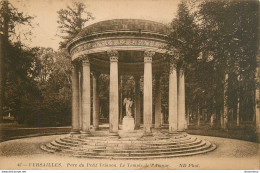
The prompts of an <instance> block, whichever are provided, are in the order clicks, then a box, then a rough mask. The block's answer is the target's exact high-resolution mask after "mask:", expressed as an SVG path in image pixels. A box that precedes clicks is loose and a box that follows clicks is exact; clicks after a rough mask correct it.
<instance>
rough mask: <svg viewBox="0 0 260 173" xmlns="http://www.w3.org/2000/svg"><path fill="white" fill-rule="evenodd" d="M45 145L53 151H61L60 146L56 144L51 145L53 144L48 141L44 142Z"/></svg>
mask: <svg viewBox="0 0 260 173" xmlns="http://www.w3.org/2000/svg"><path fill="white" fill-rule="evenodd" d="M45 146H46V148H48V149H50V150H55V152H61V151H62V149H61V148H59V147H56V146H53V145H51V144H50V143H48V144H46V145H45Z"/></svg>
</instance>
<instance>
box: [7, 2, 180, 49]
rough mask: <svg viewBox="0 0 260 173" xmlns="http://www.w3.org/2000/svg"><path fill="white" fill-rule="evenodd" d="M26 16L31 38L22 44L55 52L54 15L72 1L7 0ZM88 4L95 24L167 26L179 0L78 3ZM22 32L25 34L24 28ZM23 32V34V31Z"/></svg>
mask: <svg viewBox="0 0 260 173" xmlns="http://www.w3.org/2000/svg"><path fill="white" fill-rule="evenodd" d="M9 1H10V3H11V4H13V6H14V7H16V8H18V10H19V11H22V12H24V13H25V14H28V15H31V16H35V18H34V20H33V23H34V24H37V25H34V29H33V30H32V37H31V38H30V40H31V41H29V40H22V42H24V43H25V44H27V45H28V46H30V47H34V46H42V47H51V48H53V49H54V50H57V49H58V47H59V41H60V38H59V36H58V35H57V34H59V32H58V24H57V20H58V15H57V11H59V10H60V9H62V8H63V9H64V8H66V7H67V6H68V5H71V4H72V2H73V0H9ZM78 1H82V2H85V3H86V4H87V11H89V12H91V13H92V15H93V16H94V18H95V19H94V20H92V21H90V22H87V23H86V26H87V25H90V24H92V23H95V22H99V21H102V20H108V19H124V18H127V19H129V18H130V19H131V18H133V19H147V20H153V21H157V22H161V23H164V24H168V23H169V22H170V21H171V20H172V19H173V18H174V17H175V15H176V11H177V6H178V3H179V2H180V0H78ZM21 30H22V29H21ZM23 30H26V29H24V28H23ZM22 32H25V31H22Z"/></svg>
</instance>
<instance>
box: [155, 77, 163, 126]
mask: <svg viewBox="0 0 260 173" xmlns="http://www.w3.org/2000/svg"><path fill="white" fill-rule="evenodd" d="M160 77H161V76H160V75H157V76H156V93H155V128H160V127H161V116H162V115H161V108H162V107H161V99H162V95H161V78H160Z"/></svg>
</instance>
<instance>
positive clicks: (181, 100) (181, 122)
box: [178, 69, 186, 131]
mask: <svg viewBox="0 0 260 173" xmlns="http://www.w3.org/2000/svg"><path fill="white" fill-rule="evenodd" d="M185 123H186V121H185V79H184V71H183V69H180V70H179V77H178V131H185Z"/></svg>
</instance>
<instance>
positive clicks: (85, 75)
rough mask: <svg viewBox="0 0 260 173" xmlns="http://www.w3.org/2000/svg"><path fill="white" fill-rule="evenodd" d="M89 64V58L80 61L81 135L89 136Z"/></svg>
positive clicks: (85, 57)
mask: <svg viewBox="0 0 260 173" xmlns="http://www.w3.org/2000/svg"><path fill="white" fill-rule="evenodd" d="M90 98H91V95H90V63H89V58H88V57H87V56H84V57H83V59H82V103H81V105H82V132H81V133H82V134H89V133H90V132H89V130H90V116H91V99H90Z"/></svg>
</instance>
